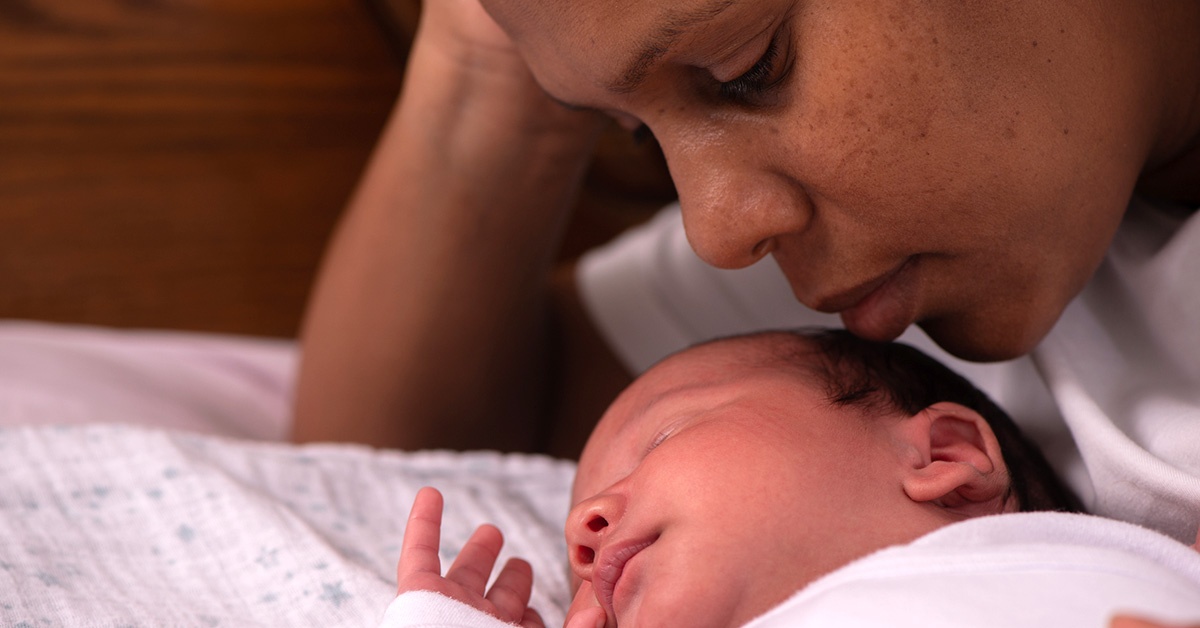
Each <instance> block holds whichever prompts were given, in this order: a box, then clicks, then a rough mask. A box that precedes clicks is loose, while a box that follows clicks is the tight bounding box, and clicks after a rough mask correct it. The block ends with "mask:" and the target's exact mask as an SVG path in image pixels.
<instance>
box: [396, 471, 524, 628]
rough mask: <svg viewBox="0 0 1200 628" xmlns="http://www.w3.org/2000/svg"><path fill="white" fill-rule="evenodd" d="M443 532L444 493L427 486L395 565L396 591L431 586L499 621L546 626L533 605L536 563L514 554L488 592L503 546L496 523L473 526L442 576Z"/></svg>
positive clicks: (410, 518) (415, 506)
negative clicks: (530, 606)
mask: <svg viewBox="0 0 1200 628" xmlns="http://www.w3.org/2000/svg"><path fill="white" fill-rule="evenodd" d="M441 536H442V494H441V493H439V492H438V491H437V490H436V489H432V488H428V487H426V488H423V489H421V490H420V492H418V493H417V498H416V499H415V500H414V501H413V507H412V512H410V513H409V515H408V527H406V528H405V530H404V543H403V546H402V547H401V549H400V564H399V565H398V566H397V567H396V582H397V585H398V591H397V593H405V592H407V591H433V592H435V593H441V594H442V595H445V596H447V597H450V598H453V599H455V600H458V601H459V602H462V603H464V604H468V605H470V606H472V607H474V608H476V609H478V610H480V611H483V612H485V613H487V614H489V615H491V616H493V617H496V618H497V619H500V620H501V621H506V622H510V623H514V624H518V625H520V626H523V627H524V628H545V624H544V623H543V622H542V618H541V616H540V615H538V613H537V611H535V610H533V609H532V608H529V595H530V593H531V592H532V589H533V568H532V567H530V566H529V563H527V562H525V561H523V560H521V559H519V558H514V559H512V560H509V561H508V562H507V563H506V564H505V565H504V568H503V569H501V570H500V574H499V575H498V576H496V582H495V583H494V584H493V585H492V588H491V589H490V590H487V591H486V593H485V588H486V587H487V582H488V577H489V576H490V575H491V573H492V568H493V567H494V566H495V565H496V558H497V557H498V556H499V555H500V547H501V546H502V545H504V537H503V536H502V535H501V534H500V530H498V529H497V528H496V527H495V526H491V525H482V526H479V528H478V529H476V530H475V533H474V534H472V535H471V538H470V539H468V540H467V543H466V545H464V546H463V548H462V552H461V553H459V555H458V557H457V558H455V559H454V564H453V565H451V566H450V570H449V571H447V572H446V575H445V576H442V575H441V574H442V564H441V560H440V559H439V558H438V545H439V543H440V542H441Z"/></svg>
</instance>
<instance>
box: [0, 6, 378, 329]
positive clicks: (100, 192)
mask: <svg viewBox="0 0 1200 628" xmlns="http://www.w3.org/2000/svg"><path fill="white" fill-rule="evenodd" d="M381 33H382V31H381V29H380V27H379V24H378V23H377V22H376V21H375V16H373V15H372V14H371V12H370V11H368V10H367V9H366V8H365V7H364V6H363V5H362V4H360V3H358V2H356V1H354V0H253V1H252V2H247V1H245V0H88V1H86V2H81V1H78V0H5V1H4V2H0V317H6V318H36V319H42V320H54V321H68V322H84V323H94V324H104V325H115V326H136V327H160V328H175V329H192V330H210V331H225V332H236V333H250V334H265V335H276V336H289V335H292V334H294V333H295V330H296V328H297V324H298V321H299V316H300V313H301V311H302V308H303V303H304V300H305V298H306V295H307V291H308V287H309V285H310V282H311V279H312V275H313V272H314V269H315V268H316V265H317V263H318V260H319V256H320V254H321V251H322V249H323V246H324V242H325V240H326V238H327V237H328V234H329V231H330V229H331V227H332V225H333V223H334V221H335V219H336V216H337V214H338V212H339V211H340V210H341V208H342V206H343V204H344V202H345V200H346V197H347V196H348V195H349V193H350V191H351V189H352V187H353V184H354V182H355V180H356V178H357V176H358V173H359V171H360V169H361V167H362V165H363V163H364V162H365V160H366V158H367V156H368V153H369V151H370V148H371V146H372V145H373V143H374V139H375V136H376V135H377V133H378V131H379V129H380V128H381V127H382V125H383V122H384V120H385V118H386V115H387V112H388V111H389V109H390V106H391V103H392V102H393V99H394V97H395V93H396V90H397V89H398V87H399V83H400V76H401V67H400V65H399V63H398V62H397V59H396V55H395V54H394V51H393V50H389V45H388V42H387V41H386V40H385V37H384V36H383V35H382V34H381Z"/></svg>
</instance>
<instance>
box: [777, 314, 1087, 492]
mask: <svg viewBox="0 0 1200 628" xmlns="http://www.w3.org/2000/svg"><path fill="white" fill-rule="evenodd" d="M784 333H788V334H791V335H793V336H796V337H797V338H798V339H803V340H806V341H808V343H813V344H815V345H816V347H817V348H818V349H819V351H818V352H817V353H818V355H817V358H818V359H817V360H815V361H814V360H813V359H812V358H813V353H812V351H811V348H812V346H811V344H810V345H808V346H807V347H805V346H804V343H797V344H796V345H795V346H793V347H790V348H789V347H787V346H786V345H788V344H791V343H782V345H774V346H775V348H776V349H778V351H779V353H777V355H779V356H780V357H783V358H785V359H786V360H787V361H788V362H790V363H791V364H793V365H796V366H799V367H801V368H805V369H806V370H808V371H809V372H811V373H814V374H815V375H816V376H817V377H819V378H820V379H821V380H822V383H823V384H824V385H825V388H826V392H827V395H828V399H829V401H830V403H832V404H834V405H837V406H843V407H855V408H859V409H862V410H865V411H868V412H877V411H888V410H893V411H896V410H898V411H900V412H903V413H905V414H906V415H908V416H912V415H915V414H917V413H918V412H920V411H921V410H924V409H925V408H928V407H929V406H932V405H934V404H936V403H938V402H942V401H950V402H954V403H957V404H960V405H963V406H966V407H968V408H970V409H972V410H974V411H975V412H977V413H979V415H980V416H982V417H983V418H984V420H986V421H987V422H988V425H990V426H991V428H992V432H994V433H995V435H996V439H997V441H998V442H999V444H1000V451H1001V454H1002V455H1003V457H1004V462H1005V464H1006V465H1007V466H1008V471H1009V476H1010V487H1009V491H1010V492H1011V494H1012V495H1014V496H1015V497H1016V498H1017V503H1018V505H1019V507H1020V509H1021V510H1022V511H1035V510H1060V511H1069V512H1082V511H1083V506H1082V504H1081V503H1080V501H1079V498H1078V497H1077V496H1076V495H1075V494H1074V492H1072V491H1071V489H1069V488H1068V487H1067V486H1066V484H1064V483H1063V481H1062V480H1061V479H1060V478H1059V477H1058V474H1057V473H1055V472H1054V469H1053V468H1051V466H1050V464H1049V463H1048V462H1047V461H1046V457H1045V456H1044V455H1042V452H1041V450H1040V449H1038V447H1037V446H1036V445H1035V444H1033V442H1031V441H1030V440H1029V439H1028V438H1026V436H1025V435H1024V433H1022V432H1021V429H1020V428H1019V427H1017V424H1016V423H1015V422H1013V420H1012V418H1011V417H1009V416H1008V414H1007V413H1006V412H1004V410H1001V409H1000V407H999V406H997V405H996V404H995V402H993V401H992V400H991V399H989V398H988V396H987V395H986V394H984V393H983V392H982V391H980V390H979V389H978V388H976V387H975V386H974V385H973V384H971V382H969V381H967V380H966V379H965V378H964V377H962V376H961V375H959V374H958V373H955V372H954V371H953V370H951V369H950V368H949V367H947V366H946V365H944V364H942V363H941V362H939V361H937V360H935V359H933V358H931V357H929V356H928V355H926V354H925V353H923V352H922V351H920V350H918V349H915V348H913V347H911V346H909V345H906V344H902V343H898V342H873V341H870V340H863V339H861V338H859V337H857V336H855V335H853V334H851V333H849V332H847V331H845V330H840V329H837V330H834V329H798V330H791V331H787V332H784ZM789 353H790V354H791V355H788V354H789Z"/></svg>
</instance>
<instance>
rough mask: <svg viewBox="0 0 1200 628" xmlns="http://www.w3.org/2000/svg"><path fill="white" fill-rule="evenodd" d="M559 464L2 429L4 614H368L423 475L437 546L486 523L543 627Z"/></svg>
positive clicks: (379, 600)
mask: <svg viewBox="0 0 1200 628" xmlns="http://www.w3.org/2000/svg"><path fill="white" fill-rule="evenodd" d="M573 474H574V466H573V465H572V464H570V463H567V462H562V461H557V460H553V459H550V458H545V457H537V456H503V455H499V454H491V453H468V454H452V453H448V452H425V453H413V454H405V453H399V452H380V451H374V450H371V449H367V448H363V447H354V446H329V445H322V446H306V447H295V446H291V445H286V444H278V443H251V442H244V441H235V440H229V439H224V438H219V437H211V436H199V435H193V434H185V433H177V432H175V433H173V432H165V431H156V430H150V429H143V428H138V427H122V426H104V425H101V426H58V427H55V426H43V427H6V428H0V625H4V626H29V627H32V626H39V627H40V626H84V625H87V626H322V627H326V626H373V625H376V623H377V622H378V621H379V620H380V618H381V616H382V615H383V612H384V609H385V608H386V607H387V605H388V603H389V602H390V601H391V600H392V599H393V598H394V597H395V588H394V587H395V568H396V560H397V558H398V557H399V553H400V541H401V538H402V535H403V531H404V524H405V518H406V517H407V515H408V511H409V507H410V506H411V504H412V500H413V497H414V496H415V495H416V492H417V490H418V489H419V488H420V487H422V486H425V485H433V486H436V487H438V488H439V489H440V490H441V491H442V492H443V493H444V494H445V496H446V514H445V519H444V526H443V538H442V547H443V548H444V551H443V556H442V558H443V560H444V561H449V560H451V559H452V558H453V552H456V551H457V550H458V548H460V547H461V546H462V544H463V542H464V541H465V540H466V539H467V537H468V536H469V534H470V533H471V531H472V530H473V529H474V528H475V527H476V526H477V525H478V524H480V523H484V522H490V523H494V524H496V525H497V526H499V527H500V528H501V529H502V530H504V532H505V534H506V540H507V543H506V548H505V552H504V556H509V555H514V554H516V555H520V556H522V557H524V558H526V559H527V560H529V561H530V563H532V564H533V567H534V570H535V573H536V574H537V578H536V579H537V585H536V588H535V590H534V595H533V603H534V604H536V606H537V608H538V609H539V610H541V611H542V613H543V614H544V616H545V617H546V620H547V621H548V622H550V625H553V624H554V623H555V622H561V621H562V618H563V607H562V605H563V604H564V603H565V601H567V600H568V599H569V594H568V585H567V574H566V570H565V564H566V558H565V548H564V547H563V545H562V541H561V540H559V539H561V538H562V521H563V520H564V518H565V516H566V509H567V505H568V500H569V489H570V482H571V478H572V477H573ZM446 564H448V563H446Z"/></svg>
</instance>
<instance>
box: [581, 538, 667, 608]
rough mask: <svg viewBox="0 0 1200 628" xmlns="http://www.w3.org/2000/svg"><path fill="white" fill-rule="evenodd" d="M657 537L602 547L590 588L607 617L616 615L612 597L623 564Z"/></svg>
mask: <svg viewBox="0 0 1200 628" xmlns="http://www.w3.org/2000/svg"><path fill="white" fill-rule="evenodd" d="M656 540H657V537H655V538H650V539H641V540H631V541H621V542H617V543H615V544H613V545H610V546H608V547H605V548H603V549H602V550H601V551H600V555H599V556H598V558H597V561H596V567H595V569H594V570H593V571H592V588H593V589H595V590H596V597H597V598H598V599H599V600H600V605H601V606H603V607H604V610H605V612H607V613H608V616H609V617H612V618H615V617H616V610H615V608H614V606H613V598H614V596H615V595H616V590H617V583H618V582H619V581H620V580H621V575H622V574H623V573H624V572H625V565H626V564H627V563H629V561H630V560H631V559H632V558H633V557H634V556H637V554H638V552H641V551H642V550H644V549H646V548H647V547H650V546H651V545H653V544H654V541H656Z"/></svg>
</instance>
